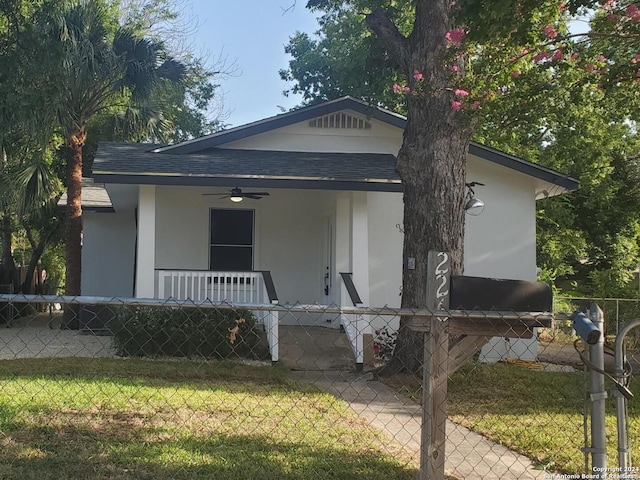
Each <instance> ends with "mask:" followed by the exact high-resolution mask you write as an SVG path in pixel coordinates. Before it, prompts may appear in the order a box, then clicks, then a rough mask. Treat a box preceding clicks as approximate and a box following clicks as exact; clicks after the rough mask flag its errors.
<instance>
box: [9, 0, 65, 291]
mask: <svg viewBox="0 0 640 480" xmlns="http://www.w3.org/2000/svg"><path fill="white" fill-rule="evenodd" d="M57 7H58V2H42V1H36V2H24V1H19V0H15V1H7V2H2V3H1V4H0V63H1V64H2V65H3V68H2V69H0V92H1V95H0V150H1V152H2V158H1V160H0V172H1V173H2V175H0V216H1V217H2V234H1V236H2V264H1V266H0V284H4V285H7V284H12V285H13V289H14V290H16V291H26V292H27V293H28V288H29V287H28V285H30V284H29V282H26V283H24V284H22V285H20V281H19V277H18V272H17V269H16V264H15V261H14V258H13V248H14V247H13V236H14V232H15V230H16V229H19V228H21V224H22V225H29V223H28V219H29V218H34V217H33V212H36V211H38V209H39V208H41V207H42V206H44V205H51V203H52V202H54V201H55V198H56V196H57V194H58V193H59V191H60V190H59V182H57V179H56V178H55V176H54V174H53V172H52V170H51V168H50V153H51V148H52V146H53V145H52V136H53V131H54V128H55V118H54V117H53V115H52V114H51V113H52V112H51V109H49V108H48V104H49V102H50V99H51V98H52V97H53V96H54V92H55V87H54V86H52V82H51V77H50V76H49V74H48V69H47V68H48V66H50V65H51V61H50V60H51V55H50V53H49V52H48V51H47V50H46V49H44V48H42V44H41V43H40V41H39V40H40V37H39V35H38V32H37V31H36V30H35V29H34V28H33V27H34V19H35V18H37V16H38V15H39V14H40V13H42V12H44V11H46V12H49V13H51V12H53V11H55V9H56V8H57ZM25 79H28V81H25ZM34 112H37V115H34ZM34 235H35V236H38V237H39V236H40V235H38V234H34ZM48 238H50V237H49V236H48V235H43V236H42V239H41V240H42V241H39V244H40V245H41V248H40V249H38V251H34V252H31V259H30V262H29V266H28V267H27V270H26V276H27V278H29V277H30V276H31V275H32V274H33V268H32V266H31V265H32V264H35V263H37V261H38V260H39V258H40V255H41V249H42V248H44V245H45V244H46V242H47V239H48Z"/></svg>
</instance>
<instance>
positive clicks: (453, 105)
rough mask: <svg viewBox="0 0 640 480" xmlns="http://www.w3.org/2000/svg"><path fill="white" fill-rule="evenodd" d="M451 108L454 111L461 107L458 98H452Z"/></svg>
mask: <svg viewBox="0 0 640 480" xmlns="http://www.w3.org/2000/svg"><path fill="white" fill-rule="evenodd" d="M451 108H453V109H454V110H455V111H456V112H457V111H458V110H460V109H461V108H462V102H460V101H458V100H453V101H452V102H451Z"/></svg>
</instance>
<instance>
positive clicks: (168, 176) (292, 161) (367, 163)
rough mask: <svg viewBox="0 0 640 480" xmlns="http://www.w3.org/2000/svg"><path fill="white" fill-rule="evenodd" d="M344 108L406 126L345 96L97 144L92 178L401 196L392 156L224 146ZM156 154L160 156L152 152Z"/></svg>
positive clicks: (564, 180) (540, 170) (549, 173)
mask: <svg viewBox="0 0 640 480" xmlns="http://www.w3.org/2000/svg"><path fill="white" fill-rule="evenodd" d="M342 110H353V111H356V112H358V113H361V114H363V115H366V116H367V118H375V119H377V120H379V121H381V122H384V123H387V124H389V125H393V126H395V127H397V128H400V129H402V128H404V127H405V124H406V118H405V117H403V116H402V115H398V114H396V113H393V112H390V111H389V110H385V109H382V108H379V107H375V106H371V105H369V104H367V103H366V102H363V101H362V100H358V99H355V98H352V97H343V98H340V99H336V100H332V101H329V102H324V103H321V104H318V105H313V106H307V107H303V108H299V109H297V110H294V111H291V112H287V113H283V114H280V115H276V116H274V117H270V118H266V119H263V120H259V121H257V122H252V123H249V124H247V125H242V126H239V127H235V128H230V129H228V130H223V131H221V132H216V133H213V134H211V135H205V136H203V137H200V138H196V139H192V140H188V141H186V142H182V143H178V144H176V145H167V146H161V145H152V144H116V143H101V144H100V147H99V148H98V153H97V157H96V163H95V164H94V176H95V177H96V179H97V180H98V181H103V182H115V183H133V184H170V185H203V186H229V187H236V186H238V185H239V180H242V186H245V187H274V188H278V187H280V188H321V189H331V190H379V191H402V187H401V185H400V179H399V178H398V175H397V174H396V172H395V170H394V166H395V157H394V156H393V155H381V154H364V153H307V152H273V151H247V150H232V149H225V148H224V146H225V144H228V143H230V142H234V141H237V140H242V139H245V138H248V137H251V136H254V135H258V134H262V133H265V132H269V131H272V130H275V129H277V128H282V127H284V126H287V125H292V124H295V123H298V122H303V121H305V120H309V119H312V118H316V117H318V116H322V115H326V114H329V113H334V112H337V111H342ZM154 149H158V150H159V151H157V152H151V150H154ZM469 153H471V154H473V155H476V156H478V157H480V158H482V159H484V160H487V161H489V162H492V163H495V164H498V165H501V166H504V167H507V168H510V169H512V170H515V171H517V172H521V173H524V174H526V175H530V176H532V177H534V178H538V179H540V180H543V181H544V182H549V183H552V184H555V185H558V186H559V187H561V188H562V189H564V190H575V189H576V188H578V181H577V180H575V179H574V178H571V177H570V176H568V175H565V174H562V173H560V172H557V171H555V170H552V169H549V168H545V167H542V166H540V165H536V164H533V163H530V162H527V161H525V160H522V159H519V158H517V157H514V156H512V155H509V154H506V153H504V152H501V151H498V150H494V149H492V148H489V147H486V146H484V145H480V144H478V143H474V142H472V143H471V144H470V146H469ZM320 182H321V183H320Z"/></svg>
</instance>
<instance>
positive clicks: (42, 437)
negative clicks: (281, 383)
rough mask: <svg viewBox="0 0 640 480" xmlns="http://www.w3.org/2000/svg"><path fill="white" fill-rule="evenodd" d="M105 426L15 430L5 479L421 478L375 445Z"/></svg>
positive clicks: (3, 453) (6, 453)
mask: <svg viewBox="0 0 640 480" xmlns="http://www.w3.org/2000/svg"><path fill="white" fill-rule="evenodd" d="M133 420H134V421H132V419H130V418H120V419H114V421H109V422H103V423H101V424H99V425H94V426H91V425H79V426H56V427H53V426H27V425H15V424H14V425H13V428H10V430H11V431H10V432H6V431H5V432H4V433H3V434H2V435H0V447H1V450H0V478H2V479H3V480H13V479H15V480H18V479H19V480H48V479H52V480H53V479H56V480H59V479H74V480H76V479H85V478H86V479H115V480H124V479H136V480H140V479H142V480H145V479H149V480H151V479H153V480H165V479H166V480H169V479H171V480H183V479H184V480H199V479H202V480H204V479H206V480H210V479H229V480H236V479H237V480H240V479H242V480H245V479H274V480H275V479H284V480H293V479H305V480H306V479H326V478H332V479H344V480H351V479H357V478H366V479H367V480H372V479H373V480H375V479H380V480H382V479H385V480H387V479H416V478H417V476H418V472H417V470H416V469H410V468H409V467H407V466H406V465H403V464H402V462H401V461H398V460H395V459H394V458H393V457H391V456H389V455H383V454H382V453H381V452H380V451H377V450H375V449H373V448H371V446H370V445H362V446H361V447H360V448H359V447H358V446H351V448H348V447H347V446H345V445H342V444H340V443H336V444H335V446H334V445H332V446H327V445H323V446H314V445H309V444H305V443H301V442H293V441H275V440H273V439H270V438H269V437H268V436H258V435H250V434H249V435H241V434H200V435H188V436H186V437H178V436H175V435H171V434H170V433H169V432H166V431H165V432H162V431H157V432H151V431H150V429H148V428H147V427H145V426H143V425H140V424H136V421H135V419H133Z"/></svg>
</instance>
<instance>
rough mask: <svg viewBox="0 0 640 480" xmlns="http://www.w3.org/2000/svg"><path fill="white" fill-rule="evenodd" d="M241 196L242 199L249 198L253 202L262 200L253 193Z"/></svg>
mask: <svg viewBox="0 0 640 480" xmlns="http://www.w3.org/2000/svg"><path fill="white" fill-rule="evenodd" d="M242 196H243V197H244V198H251V199H253V200H260V199H261V198H262V195H256V194H253V193H243V194H242Z"/></svg>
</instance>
